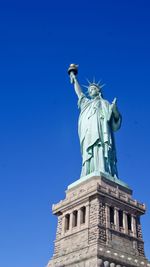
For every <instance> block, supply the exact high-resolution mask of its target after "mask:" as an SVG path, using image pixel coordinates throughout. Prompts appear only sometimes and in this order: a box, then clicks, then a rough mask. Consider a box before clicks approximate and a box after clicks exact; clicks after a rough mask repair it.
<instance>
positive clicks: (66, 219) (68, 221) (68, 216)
mask: <svg viewBox="0 0 150 267" xmlns="http://www.w3.org/2000/svg"><path fill="white" fill-rule="evenodd" d="M69 227H70V214H66V215H65V231H68V230H69Z"/></svg>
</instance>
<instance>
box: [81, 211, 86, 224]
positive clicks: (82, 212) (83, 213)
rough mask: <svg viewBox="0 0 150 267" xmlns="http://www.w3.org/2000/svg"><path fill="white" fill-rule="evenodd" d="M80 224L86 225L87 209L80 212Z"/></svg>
mask: <svg viewBox="0 0 150 267" xmlns="http://www.w3.org/2000/svg"><path fill="white" fill-rule="evenodd" d="M80 212H81V213H80V216H81V217H80V223H81V224H83V223H85V219H86V207H82V208H81V210H80Z"/></svg>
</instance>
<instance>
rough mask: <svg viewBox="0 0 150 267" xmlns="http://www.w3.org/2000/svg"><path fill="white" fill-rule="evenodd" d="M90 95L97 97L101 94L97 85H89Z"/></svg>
mask: <svg viewBox="0 0 150 267" xmlns="http://www.w3.org/2000/svg"><path fill="white" fill-rule="evenodd" d="M89 95H90V97H91V98H95V97H96V96H98V95H99V90H98V88H97V87H96V86H95V85H91V86H90V87H89Z"/></svg>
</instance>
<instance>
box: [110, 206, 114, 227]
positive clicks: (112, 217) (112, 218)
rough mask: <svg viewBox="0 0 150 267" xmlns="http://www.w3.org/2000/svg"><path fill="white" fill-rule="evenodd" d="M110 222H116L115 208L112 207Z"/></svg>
mask: <svg viewBox="0 0 150 267" xmlns="http://www.w3.org/2000/svg"><path fill="white" fill-rule="evenodd" d="M110 224H114V208H113V207H110Z"/></svg>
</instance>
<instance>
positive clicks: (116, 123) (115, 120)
mask: <svg viewBox="0 0 150 267" xmlns="http://www.w3.org/2000/svg"><path fill="white" fill-rule="evenodd" d="M116 102H117V100H116V98H115V99H114V100H113V102H112V104H111V110H112V114H111V126H112V130H113V131H117V130H118V129H119V128H120V127H121V122H122V116H121V114H120V112H119V110H118V107H117V103H116Z"/></svg>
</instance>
